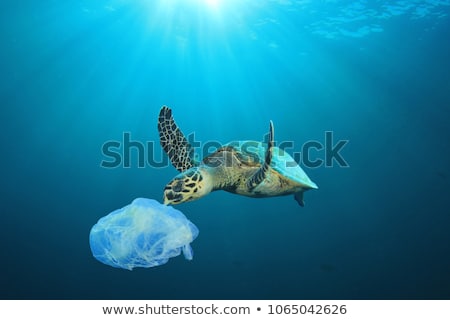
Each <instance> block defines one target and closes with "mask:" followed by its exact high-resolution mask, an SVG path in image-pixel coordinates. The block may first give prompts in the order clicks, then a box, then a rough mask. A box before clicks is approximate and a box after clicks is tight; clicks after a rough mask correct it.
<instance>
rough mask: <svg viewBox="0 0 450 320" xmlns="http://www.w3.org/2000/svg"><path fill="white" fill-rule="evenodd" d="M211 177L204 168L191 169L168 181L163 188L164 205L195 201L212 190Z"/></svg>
mask: <svg viewBox="0 0 450 320" xmlns="http://www.w3.org/2000/svg"><path fill="white" fill-rule="evenodd" d="M211 182H212V181H211V175H210V174H209V173H208V172H207V170H206V169H204V168H198V167H195V168H191V169H189V170H186V171H184V172H182V173H180V174H179V175H177V176H176V177H175V178H173V180H172V181H170V182H169V183H168V184H167V185H166V187H165V188H164V204H166V205H168V204H172V205H174V204H180V203H183V202H186V201H193V200H197V199H199V198H201V197H203V196H205V195H207V194H208V193H210V192H211V190H212V185H213V184H212V183H211Z"/></svg>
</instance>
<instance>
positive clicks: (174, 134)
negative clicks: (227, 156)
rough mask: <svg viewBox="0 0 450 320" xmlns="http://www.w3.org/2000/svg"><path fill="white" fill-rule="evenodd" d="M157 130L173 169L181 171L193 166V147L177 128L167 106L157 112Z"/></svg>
mask: <svg viewBox="0 0 450 320" xmlns="http://www.w3.org/2000/svg"><path fill="white" fill-rule="evenodd" d="M158 131H159V139H160V143H161V146H162V147H163V149H164V151H165V152H166V153H167V155H168V156H169V159H170V162H172V164H173V166H174V167H175V169H177V170H178V171H180V172H183V171H186V170H187V169H190V168H192V167H195V162H194V158H193V156H194V149H193V148H192V146H191V145H190V144H189V142H188V141H187V139H186V137H185V136H184V134H183V132H181V130H180V128H178V126H177V124H176V123H175V120H174V119H173V116H172V110H171V109H170V108H169V107H167V106H163V107H162V108H161V111H160V112H159V118H158Z"/></svg>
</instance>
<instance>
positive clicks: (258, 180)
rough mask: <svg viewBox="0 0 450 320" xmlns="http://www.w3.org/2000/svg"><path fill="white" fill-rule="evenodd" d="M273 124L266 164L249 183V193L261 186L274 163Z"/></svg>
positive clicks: (270, 128) (270, 130)
mask: <svg viewBox="0 0 450 320" xmlns="http://www.w3.org/2000/svg"><path fill="white" fill-rule="evenodd" d="M273 131H274V130H273V123H272V121H270V125H269V139H268V141H267V150H266V155H265V157H264V164H263V165H262V166H261V168H259V170H258V171H256V172H255V174H254V175H253V176H252V177H251V178H250V179H249V180H248V181H247V188H248V190H249V191H251V190H253V189H254V188H255V187H256V186H257V185H259V184H260V183H261V182H262V181H263V180H264V179H265V178H266V173H267V171H268V170H269V168H270V162H272V152H273V145H274V143H273V137H274V132H273Z"/></svg>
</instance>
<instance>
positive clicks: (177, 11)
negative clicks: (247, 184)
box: [0, 0, 450, 299]
mask: <svg viewBox="0 0 450 320" xmlns="http://www.w3.org/2000/svg"><path fill="white" fill-rule="evenodd" d="M214 3H216V5H214ZM449 14H450V1H448V0H441V1H439V0H434V1H433V0H428V1H418V0H416V1H413V0H409V1H381V0H379V1H331V0H328V1H307V0H306V1H293V0H278V1H267V0H266V1H256V0H255V1H250V0H249V1H237V0H235V1H225V0H218V1H202V0H190V1H189V0H186V1H181V0H179V1H176V0H167V1H162V0H159V1H158V0H155V1H151V0H146V1H144V0H136V1H131V0H127V1H126V0H111V1H99V0H89V1H88V0H85V1H83V0H78V1H72V0H68V1H50V0H44V1H38V2H36V1H3V2H2V3H1V4H0V38H1V39H2V41H1V45H0V46H1V50H0V70H1V73H0V102H1V109H0V116H1V118H0V119H1V129H2V134H1V135H0V136H1V138H0V139H1V140H0V141H1V148H2V153H1V203H2V206H1V207H2V209H1V211H0V213H1V215H0V228H1V232H0V246H1V248H0V249H1V263H0V288H1V289H0V298H3V299H10V298H14V299H16V298H18V299H24V298H27V299H47V298H56V299H59V298H64V299H67V298H69V299H72V298H76V299H93V298H95V299H112V298H114V299H198V298H202V299H223V298H226V299H442V298H445V299H450V210H449V204H448V201H449V189H450V180H449V179H450V171H449V168H448V166H449V164H450V152H449V149H450V60H449V59H448V57H449V56H450V43H449V42H448V39H450V16H449ZM162 105H169V106H170V107H172V108H173V110H174V115H175V118H176V120H177V122H178V124H179V125H180V126H181V128H182V129H183V131H184V132H185V133H191V132H195V137H196V139H197V140H199V141H201V142H206V141H208V140H216V141H220V142H223V143H225V142H228V141H231V140H248V139H251V140H262V139H263V135H264V134H265V133H266V131H267V129H268V122H269V120H273V122H274V124H275V137H276V140H277V141H279V142H280V141H292V142H293V143H294V146H295V148H294V149H293V150H290V152H292V151H300V150H301V146H302V145H303V144H304V143H305V142H307V141H311V140H314V141H319V142H322V143H325V142H324V137H325V132H326V131H332V132H333V137H334V139H335V142H337V141H338V140H348V141H349V142H348V144H347V145H346V146H345V147H344V148H343V149H342V152H341V154H342V156H343V157H344V158H345V160H346V161H347V163H348V165H349V167H348V168H343V167H340V166H339V165H337V163H336V162H334V163H333V166H331V167H330V166H329V167H326V166H324V165H323V166H320V167H318V168H308V167H305V166H303V168H304V170H305V172H307V174H308V175H309V176H310V177H311V179H312V180H313V181H314V182H316V183H317V184H318V185H319V188H320V189H319V190H313V191H308V192H307V193H306V194H305V201H306V206H305V207H304V208H301V207H299V206H298V205H297V203H296V202H295V201H294V200H293V198H292V197H291V196H289V197H279V198H266V199H251V198H245V197H241V196H236V195H232V194H229V193H226V192H215V193H212V194H210V195H208V196H207V197H205V198H204V199H201V200H199V201H196V202H190V203H185V204H182V205H180V206H178V207H177V208H178V209H180V210H182V211H183V212H184V214H185V215H186V216H188V217H189V219H190V220H191V221H193V222H194V223H195V224H196V225H197V227H198V228H199V229H200V234H199V237H198V238H197V239H196V240H195V241H194V242H193V244H192V246H193V249H194V253H195V256H194V260H193V261H190V262H189V261H186V260H184V259H183V258H182V257H177V258H174V259H171V260H170V261H169V262H168V263H167V264H166V265H164V266H160V267H156V268H151V269H136V270H134V271H132V272H129V271H126V270H119V269H114V268H111V267H108V266H106V265H103V264H101V263H99V262H98V261H96V260H95V259H94V258H93V257H92V255H91V252H90V248H89V243H88V236H89V231H90V228H91V227H92V225H93V224H95V223H96V222H97V220H98V219H99V218H100V217H102V216H104V215H106V214H108V213H109V212H111V211H113V210H115V209H117V208H120V207H123V206H124V205H126V204H129V203H130V202H131V201H132V200H133V199H135V198H137V197H146V198H154V199H157V200H161V197H162V190H163V188H164V185H165V184H166V183H167V182H168V181H169V180H170V179H171V178H172V177H173V176H174V175H175V174H176V173H177V172H176V170H175V169H174V168H173V167H171V166H168V167H165V168H155V167H152V166H149V165H146V166H145V168H138V166H137V160H138V159H137V155H136V153H133V157H132V159H131V168H123V167H119V168H115V169H105V168H102V167H101V166H100V163H101V161H102V160H105V156H104V155H102V152H101V148H102V145H103V144H104V143H105V142H107V141H109V140H118V141H120V140H121V139H122V135H123V133H124V132H129V133H130V134H131V138H132V139H133V140H138V141H143V142H146V141H153V142H155V143H154V144H155V148H154V150H153V151H152V152H151V154H152V156H153V157H154V158H155V159H161V157H162V151H161V148H160V147H159V144H158V132H157V129H156V121H157V116H158V112H159V109H160V107H161V106H162ZM134 151H135V150H134ZM323 156H324V154H323V153H321V152H317V153H316V154H315V157H323Z"/></svg>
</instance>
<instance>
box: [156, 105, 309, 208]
mask: <svg viewBox="0 0 450 320" xmlns="http://www.w3.org/2000/svg"><path fill="white" fill-rule="evenodd" d="M158 130H159V137H160V142H161V146H162V147H163V149H164V151H165V152H166V153H167V155H168V156H169V159H170V161H171V162H172V164H173V166H174V167H175V168H176V169H177V170H178V171H180V172H181V173H180V174H178V175H177V176H176V177H175V178H173V180H172V181H170V182H169V183H168V184H167V185H166V187H165V188H164V204H166V205H167V204H179V203H182V202H186V201H192V200H196V199H199V198H201V197H203V196H205V195H207V194H208V193H210V192H211V191H216V190H225V191H228V192H232V193H236V194H240V195H244V196H248V197H255V198H262V197H274V196H282V195H288V194H294V196H295V200H297V202H298V204H299V205H301V206H304V202H303V192H304V191H306V190H309V189H317V185H316V184H315V183H314V182H312V181H311V180H310V179H309V178H308V176H307V175H306V173H305V172H304V171H303V170H302V168H300V166H299V165H298V164H297V163H296V162H295V161H294V159H292V157H291V156H290V155H289V154H287V152H285V151H283V150H281V149H279V148H278V147H275V146H274V129H273V124H272V121H270V126H269V138H268V143H267V145H266V144H263V143H262V142H257V141H235V142H230V143H228V144H226V145H224V146H222V147H220V148H219V149H218V150H216V151H215V152H214V153H212V154H210V155H208V156H206V157H205V158H204V159H203V160H202V161H201V162H199V161H196V160H195V159H194V150H193V148H192V147H191V146H190V144H189V143H188V141H187V139H186V137H185V136H184V135H183V133H182V132H181V130H180V128H178V126H177V125H176V123H175V121H174V119H173V116H172V110H171V109H170V108H168V107H167V106H163V107H162V108H161V111H160V113H159V119H158Z"/></svg>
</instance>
